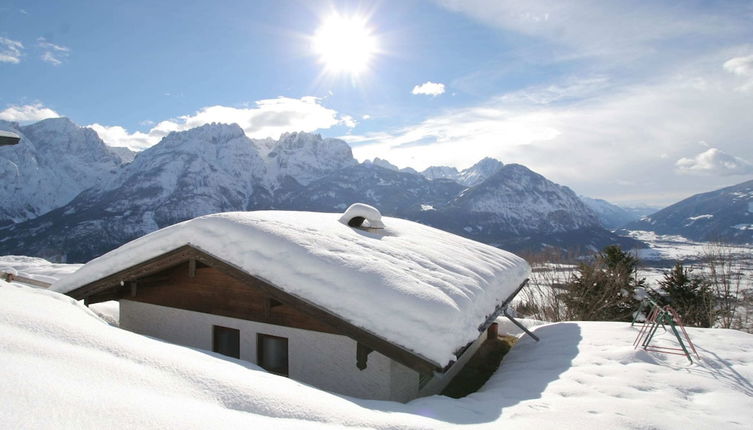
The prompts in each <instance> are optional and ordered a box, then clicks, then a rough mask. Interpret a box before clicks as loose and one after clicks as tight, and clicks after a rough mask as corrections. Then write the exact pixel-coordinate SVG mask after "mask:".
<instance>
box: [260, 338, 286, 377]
mask: <svg viewBox="0 0 753 430" xmlns="http://www.w3.org/2000/svg"><path fill="white" fill-rule="evenodd" d="M256 354H257V361H256V364H258V365H259V366H261V367H263V368H264V369H266V370H267V371H269V372H272V373H276V374H278V375H282V376H288V339H287V338H285V337H277V336H270V335H268V334H261V333H260V334H258V335H257V338H256Z"/></svg>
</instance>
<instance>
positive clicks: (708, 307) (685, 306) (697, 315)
mask: <svg viewBox="0 0 753 430" xmlns="http://www.w3.org/2000/svg"><path fill="white" fill-rule="evenodd" d="M659 286H661V291H652V292H650V293H649V294H650V296H651V298H653V299H654V301H656V302H657V303H659V304H661V305H670V306H672V308H674V310H676V311H677V313H679V314H680V316H681V317H682V321H683V323H685V324H686V325H689V326H695V327H711V326H712V325H713V324H714V321H715V320H716V313H717V312H716V310H715V308H716V303H715V302H716V298H715V296H714V292H713V290H712V288H711V285H710V284H709V282H708V281H707V280H706V279H705V278H703V277H701V276H696V275H693V274H692V273H691V270H689V269H687V268H685V267H683V265H682V263H677V264H675V266H674V267H673V268H672V270H670V271H669V272H666V273H664V279H662V280H661V281H659Z"/></svg>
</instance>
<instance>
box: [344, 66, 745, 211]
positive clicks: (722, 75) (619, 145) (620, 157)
mask: <svg viewBox="0 0 753 430" xmlns="http://www.w3.org/2000/svg"><path fill="white" fill-rule="evenodd" d="M712 60H713V61H712ZM712 60H709V61H707V62H704V67H702V68H697V69H692V70H691V69H686V70H683V74H678V75H671V76H666V77H664V78H663V79H659V78H657V79H655V80H654V81H652V82H650V83H641V84H633V85H624V84H620V85H618V84H615V83H611V82H610V81H603V80H601V79H597V80H596V81H594V80H593V78H585V79H584V80H583V83H582V84H581V83H579V82H578V80H577V79H572V78H571V79H564V80H563V82H560V83H556V84H552V85H551V86H546V87H544V88H542V87H541V86H533V87H531V88H528V89H526V90H519V91H515V92H513V93H508V94H503V95H500V96H496V97H493V98H490V99H489V100H488V101H487V102H486V103H483V104H480V105H478V106H473V107H467V108H462V109H454V110H450V111H447V112H445V113H443V114H442V115H437V116H434V117H430V118H427V119H425V120H423V121H421V122H419V123H417V124H414V125H410V126H406V127H404V128H401V129H397V130H391V131H389V132H382V133H378V134H366V135H360V136H344V139H345V140H347V141H349V142H350V143H351V144H352V145H353V152H354V155H355V156H356V157H357V158H358V159H359V160H365V159H373V158H374V157H377V156H378V157H380V158H387V159H389V160H390V162H392V163H394V164H396V165H398V166H400V167H413V168H416V169H418V170H421V169H423V168H425V167H428V166H431V165H449V166H454V167H457V168H465V167H468V166H470V165H471V164H473V163H474V162H476V161H478V160H479V159H481V158H483V157H485V156H490V157H494V158H498V159H500V160H502V161H503V162H506V163H515V162H517V163H521V164H524V165H526V166H528V167H530V168H532V169H534V170H536V171H538V172H540V173H542V174H543V175H545V176H546V177H548V178H550V179H552V180H554V181H556V182H559V183H562V184H566V185H568V186H571V187H573V188H575V189H577V190H578V192H580V193H582V194H584V195H591V196H597V197H602V198H610V199H614V200H619V199H618V198H617V197H619V196H629V195H638V193H637V190H636V189H635V188H632V189H631V188H630V187H629V186H628V185H625V184H624V183H623V184H618V183H617V179H618V178H619V179H623V180H633V179H634V180H641V181H643V182H642V183H644V185H642V186H641V190H640V195H641V196H643V197H642V198H644V199H645V201H646V202H649V203H653V204H665V203H671V201H667V200H666V199H667V198H669V197H668V196H676V197H682V198H684V197H688V196H689V195H690V194H693V191H692V190H696V191H694V192H698V191H697V190H698V189H699V188H700V189H705V190H710V189H713V188H710V187H714V186H717V187H722V186H727V185H731V184H729V182H728V181H729V179H725V178H727V177H726V176H722V172H721V171H719V172H717V174H716V176H708V177H705V178H703V180H700V179H692V178H688V177H687V176H685V177H683V176H679V175H677V173H678V172H677V170H676V166H675V160H677V159H679V158H681V157H683V156H685V155H686V154H689V153H695V152H697V148H698V147H697V142H699V141H703V140H707V141H712V140H713V141H717V142H725V147H724V148H725V150H727V151H729V152H732V153H735V154H736V155H738V156H739V157H742V158H743V159H748V160H753V145H750V129H749V122H750V119H749V115H750V112H753V98H751V97H749V95H748V94H744V93H742V92H739V91H736V88H735V83H734V82H730V81H729V80H728V76H727V73H726V72H724V71H723V70H720V68H719V66H718V65H719V64H721V62H719V61H716V59H712ZM589 82H590V83H591V84H589ZM593 85H596V86H598V87H599V88H600V89H599V91H596V92H594V91H593V88H592V86H593ZM552 88H554V89H555V90H551V89H552ZM552 101H556V103H553V102H552ZM704 150H705V149H704ZM665 154H666V155H665ZM651 195H653V196H656V199H655V200H650V199H649V198H648V197H649V196H651Z"/></svg>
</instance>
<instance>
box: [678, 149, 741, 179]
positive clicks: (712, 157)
mask: <svg viewBox="0 0 753 430" xmlns="http://www.w3.org/2000/svg"><path fill="white" fill-rule="evenodd" d="M675 166H677V170H678V171H679V172H681V173H685V174H700V175H721V176H732V175H748V174H751V173H753V164H751V163H749V162H747V161H745V160H743V159H742V158H740V157H736V156H734V155H731V154H727V153H726V152H723V151H721V150H719V149H717V148H710V149H708V150H707V151H704V152H702V153H700V154H698V155H696V156H695V157H692V158H684V157H683V158H681V159H679V160H677V162H676V163H675Z"/></svg>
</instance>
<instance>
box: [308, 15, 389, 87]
mask: <svg viewBox="0 0 753 430" xmlns="http://www.w3.org/2000/svg"><path fill="white" fill-rule="evenodd" d="M312 48H313V50H314V52H315V53H316V55H318V56H319V60H320V62H321V63H322V64H323V65H324V67H325V70H326V71H327V72H328V73H332V74H348V75H351V76H353V77H355V76H358V75H359V74H361V73H363V72H365V71H366V70H368V68H369V64H370V63H371V61H372V59H373V57H374V55H375V54H376V53H377V50H378V46H377V38H376V36H374V35H373V34H372V32H371V29H369V27H368V23H367V21H366V19H365V18H362V17H358V16H352V17H347V16H342V15H339V14H333V15H331V16H330V17H328V18H327V19H325V20H324V21H323V22H322V24H321V26H319V28H318V29H317V30H316V33H315V34H314V36H313V38H312Z"/></svg>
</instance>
